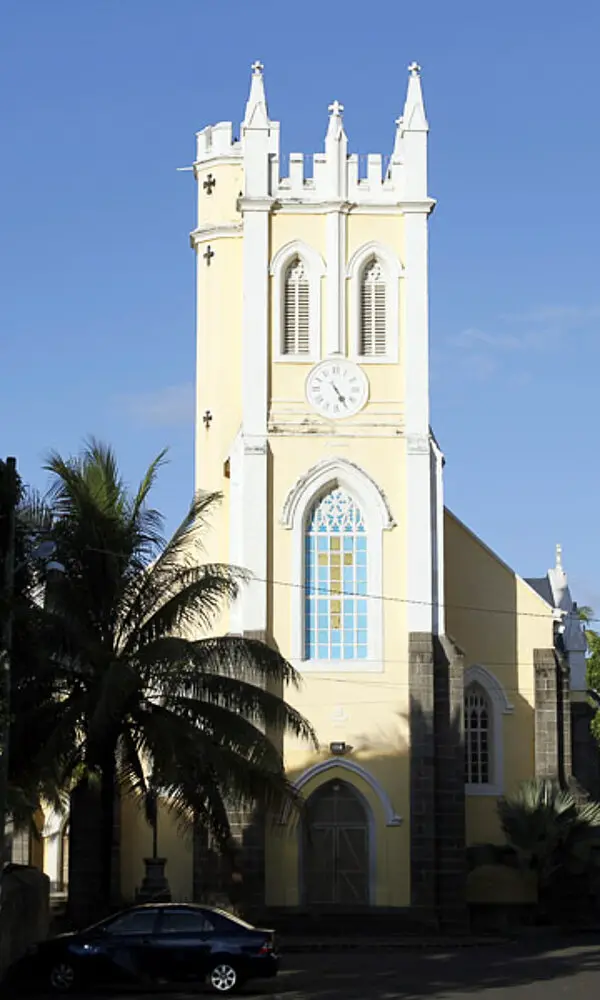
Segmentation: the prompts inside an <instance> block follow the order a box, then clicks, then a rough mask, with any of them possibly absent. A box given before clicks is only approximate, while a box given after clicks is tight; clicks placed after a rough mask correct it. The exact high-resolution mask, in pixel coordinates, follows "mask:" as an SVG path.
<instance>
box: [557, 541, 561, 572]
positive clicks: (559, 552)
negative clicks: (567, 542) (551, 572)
mask: <svg viewBox="0 0 600 1000" xmlns="http://www.w3.org/2000/svg"><path fill="white" fill-rule="evenodd" d="M559 567H560V568H562V545H561V544H560V542H559V543H558V545H557V546H556V568H557V569H559Z"/></svg>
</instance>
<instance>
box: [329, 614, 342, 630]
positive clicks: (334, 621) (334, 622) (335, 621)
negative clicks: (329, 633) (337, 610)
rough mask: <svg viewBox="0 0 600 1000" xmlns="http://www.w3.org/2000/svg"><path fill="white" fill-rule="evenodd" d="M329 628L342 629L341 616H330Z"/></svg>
mask: <svg viewBox="0 0 600 1000" xmlns="http://www.w3.org/2000/svg"><path fill="white" fill-rule="evenodd" d="M331 627H332V628H341V627H342V616H341V615H332V616H331Z"/></svg>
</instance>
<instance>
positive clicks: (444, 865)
mask: <svg viewBox="0 0 600 1000" xmlns="http://www.w3.org/2000/svg"><path fill="white" fill-rule="evenodd" d="M463 674H464V670H463V657H462V653H461V651H460V650H459V649H458V648H457V647H456V646H455V645H454V643H452V642H451V640H449V639H447V638H445V637H444V638H438V637H436V636H433V635H431V634H430V633H425V632H413V633H411V634H410V635H409V688H410V727H411V760H410V780H411V789H410V795H411V800H410V801H411V825H410V830H411V902H412V907H413V911H414V912H415V913H417V912H418V913H419V914H420V916H421V919H422V920H425V921H426V922H427V924H428V925H429V926H436V925H437V926H438V927H447V928H448V929H450V928H452V929H453V930H455V931H456V932H460V931H462V930H464V929H466V928H467V926H468V912H467V906H466V900H465V892H466V879H467V868H466V855H465V786H464V718H463V714H464V682H463Z"/></svg>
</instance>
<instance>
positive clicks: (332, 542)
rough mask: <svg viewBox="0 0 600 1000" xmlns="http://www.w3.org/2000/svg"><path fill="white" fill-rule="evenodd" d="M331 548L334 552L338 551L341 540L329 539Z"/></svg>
mask: <svg viewBox="0 0 600 1000" xmlns="http://www.w3.org/2000/svg"><path fill="white" fill-rule="evenodd" d="M329 548H330V549H331V551H332V552H335V551H337V549H339V548H340V539H339V538H330V539H329Z"/></svg>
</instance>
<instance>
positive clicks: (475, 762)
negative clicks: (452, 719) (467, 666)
mask: <svg viewBox="0 0 600 1000" xmlns="http://www.w3.org/2000/svg"><path fill="white" fill-rule="evenodd" d="M492 720H493V710H492V705H491V703H490V700H489V698H488V696H487V693H486V692H485V691H484V689H483V688H482V687H481V685H479V684H470V685H469V687H468V688H467V690H466V691H465V781H466V783H467V784H468V785H488V784H491V783H492V782H493V780H494V779H493V773H492V772H493V766H494V762H493V760H492Z"/></svg>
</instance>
